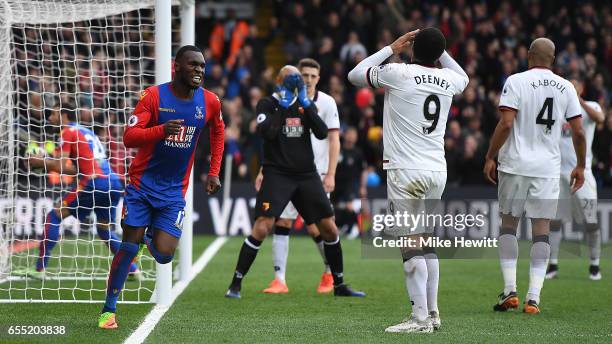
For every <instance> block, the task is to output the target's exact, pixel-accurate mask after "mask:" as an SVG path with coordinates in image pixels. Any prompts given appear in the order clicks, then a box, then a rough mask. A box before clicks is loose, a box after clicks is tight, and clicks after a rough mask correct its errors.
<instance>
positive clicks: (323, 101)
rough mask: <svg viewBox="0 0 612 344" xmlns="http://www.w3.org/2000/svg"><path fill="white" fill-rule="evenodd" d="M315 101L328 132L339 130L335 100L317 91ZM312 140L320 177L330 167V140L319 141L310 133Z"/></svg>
mask: <svg viewBox="0 0 612 344" xmlns="http://www.w3.org/2000/svg"><path fill="white" fill-rule="evenodd" d="M313 101H314V102H315V105H316V106H317V109H318V110H319V117H321V119H322V120H323V122H325V124H326V125H327V130H328V131H330V130H339V129H340V119H339V118H338V106H337V105H336V101H335V100H334V98H332V97H331V96H330V95H328V94H326V93H323V92H321V91H317V93H315V96H314V98H313ZM310 140H311V142H312V152H313V153H314V159H315V165H316V166H317V172H319V174H320V175H322V174H326V173H327V169H328V167H329V138H327V137H326V138H324V139H323V140H319V139H317V138H316V137H315V136H314V134H313V133H310Z"/></svg>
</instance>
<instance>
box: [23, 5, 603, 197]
mask: <svg viewBox="0 0 612 344" xmlns="http://www.w3.org/2000/svg"><path fill="white" fill-rule="evenodd" d="M257 9H258V10H257V11H256V13H255V15H254V16H251V17H241V16H240V15H239V14H238V13H237V12H235V11H233V10H231V9H229V10H227V11H224V13H213V15H212V19H211V18H201V19H198V20H197V22H196V30H197V35H196V37H197V38H196V39H197V44H198V45H199V46H200V47H202V48H204V53H205V59H206V76H205V80H204V86H205V87H206V88H207V89H209V90H212V91H213V92H215V93H217V94H218V95H219V97H220V98H221V99H222V101H223V116H224V120H225V122H226V148H225V149H226V154H230V155H232V157H233V159H232V164H233V169H232V171H233V172H232V174H233V176H232V177H233V180H235V181H252V180H253V179H254V178H255V176H256V174H257V171H258V167H259V159H260V157H259V154H260V146H261V143H260V139H259V138H258V137H257V135H256V134H255V126H256V122H255V117H256V114H255V105H256V104H257V102H258V101H259V99H261V97H263V96H266V95H269V94H271V93H272V92H273V89H274V77H275V74H276V72H277V70H278V68H279V67H281V66H282V65H283V64H285V63H288V64H296V63H297V61H298V60H299V59H301V58H304V57H312V58H314V59H316V60H317V61H318V62H319V63H320V64H321V67H322V68H321V80H320V82H319V85H318V88H319V89H320V90H322V91H324V92H326V93H328V94H330V95H331V96H332V97H333V98H334V99H335V100H336V103H337V105H338V110H339V114H340V121H341V139H342V140H343V143H342V153H341V157H342V156H344V155H346V156H352V157H356V158H357V161H358V163H357V164H351V165H350V166H349V165H348V164H347V163H346V161H345V162H343V160H342V158H341V160H340V165H339V168H338V175H342V174H343V173H344V174H345V175H346V176H349V177H348V178H351V179H353V180H354V181H355V184H354V185H356V186H355V188H358V187H359V190H361V189H363V187H364V186H365V185H366V184H367V186H377V185H380V184H381V183H383V184H384V178H385V176H384V172H383V170H382V113H383V111H382V107H383V96H384V93H383V91H382V90H371V89H356V88H355V87H353V86H352V85H351V84H350V83H349V82H348V81H347V79H346V75H347V73H348V71H350V70H351V69H352V68H353V67H354V66H355V65H356V64H357V63H358V62H359V61H361V60H362V59H364V58H365V57H367V56H368V55H370V54H372V53H375V52H376V51H378V50H379V49H381V48H382V47H384V46H385V45H388V44H390V43H391V42H393V40H395V38H396V37H398V36H399V35H401V34H403V33H405V32H407V31H410V30H414V29H416V28H423V27H428V26H436V27H439V28H440V29H441V30H442V32H443V33H444V34H445V36H446V38H447V50H448V51H449V52H450V54H451V55H453V56H454V57H455V58H456V60H457V61H458V62H459V63H460V65H461V66H462V67H463V68H464V69H465V70H466V72H467V73H468V75H469V76H470V83H469V85H468V87H467V89H466V90H465V92H463V94H462V95H460V96H457V97H456V98H455V99H454V101H453V105H452V108H451V111H450V114H449V121H448V127H447V131H446V137H445V148H446V159H447V162H448V184H449V186H457V185H480V184H485V181H484V178H483V176H482V167H483V162H484V154H485V152H486V149H487V147H488V141H489V138H490V136H491V134H492V132H493V130H494V128H495V125H496V124H497V121H498V116H499V114H498V111H497V108H496V105H497V103H498V99H499V93H500V90H501V88H502V85H503V84H504V81H505V80H506V78H507V77H508V76H509V75H511V74H514V73H517V72H521V71H524V70H526V69H527V49H528V47H529V43H530V42H531V41H532V40H533V39H534V38H536V37H542V36H546V37H549V38H551V39H552V40H553V41H554V42H555V44H556V47H557V53H556V62H555V66H554V72H555V73H558V74H560V75H562V76H564V77H566V78H577V79H579V80H582V81H583V82H584V84H585V91H584V93H583V94H582V95H581V96H582V97H583V98H584V99H585V100H592V101H597V102H598V103H599V104H600V105H601V106H602V108H603V109H604V112H605V113H606V115H607V117H606V121H605V123H603V124H601V125H599V126H598V127H597V131H596V133H595V140H594V143H593V147H592V149H593V152H594V159H593V172H594V174H595V177H596V179H597V182H598V184H599V186H612V165H611V157H612V144H611V141H612V108H611V107H610V102H611V97H612V93H611V90H612V88H611V87H610V86H611V83H612V80H611V79H610V78H611V76H612V12H611V9H612V6H611V5H610V3H609V2H605V1H592V2H590V1H554V0H548V1H530V0H518V1H475V2H472V1H463V0H455V1H410V0H406V1H399V0H386V1H375V0H370V1H368V0H363V1H358V0H348V1H340V0H325V1H323V0H304V1H281V0H276V1H270V0H268V1H265V0H261V1H257ZM260 9H262V10H260ZM122 20H126V19H125V18H124V17H123V19H122ZM128 20H129V18H128ZM21 35H22V36H24V37H26V36H27V35H29V33H28V32H27V30H25V31H23V33H22V34H21ZM175 38H176V39H175V41H176V42H178V41H179V38H178V36H177V35H175ZM76 39H77V40H78V39H79V38H78V37H76ZM88 39H89V38H87V37H84V38H83V40H85V41H86V40H88ZM100 39H101V41H100V43H102V42H103V41H104V39H103V37H101V38H100ZM126 39H127V40H128V46H129V41H131V40H132V39H133V40H134V41H135V42H142V41H143V40H145V41H146V40H149V39H150V40H152V37H147V36H144V37H142V36H138V37H130V36H128V37H126ZM32 40H36V37H32ZM73 40H74V39H73ZM89 40H91V39H89ZM67 45H68V46H69V47H68V48H71V49H75V47H76V49H77V50H76V52H72V53H73V54H79V53H82V54H89V55H88V56H90V57H92V56H93V57H94V58H93V62H92V63H88V64H87V65H86V66H79V65H76V64H75V65H73V66H68V67H66V68H68V71H67V72H63V73H64V76H66V75H67V76H66V77H74V78H77V77H79V75H80V78H81V79H82V80H85V81H86V82H84V84H83V85H82V88H81V89H77V90H78V91H79V92H81V93H79V94H84V95H81V96H80V97H81V98H83V99H80V100H78V102H79V103H80V105H79V108H83V110H81V115H82V116H84V117H88V118H84V120H85V121H87V120H92V121H94V122H96V121H97V122H98V124H99V126H98V128H99V131H98V132H99V135H101V136H103V138H104V137H107V136H110V137H113V138H114V139H111V140H109V141H110V142H116V143H115V144H114V146H113V145H111V146H110V150H111V153H110V154H111V157H112V160H111V161H112V162H113V163H114V166H115V168H116V170H117V172H119V173H124V172H125V165H124V164H123V158H124V156H125V153H124V152H123V150H122V148H121V147H120V140H121V135H122V125H123V121H124V120H125V119H124V118H125V114H124V113H121V112H118V113H112V114H111V113H104V111H102V110H101V111H102V112H100V111H96V110H95V108H104V107H105V106H111V107H114V108H126V107H131V106H134V105H135V102H136V101H137V99H138V92H140V91H141V90H140V89H138V88H139V87H140V86H142V85H150V84H152V82H153V80H151V78H150V77H149V78H147V76H142V75H138V74H137V73H135V72H133V71H131V67H130V63H120V61H122V60H123V59H124V56H123V55H122V54H121V53H118V54H111V55H109V56H104V57H103V56H100V57H99V58H98V59H96V58H95V56H96V54H104V51H102V49H99V50H98V49H96V48H95V47H96V46H95V45H94V49H91V48H89V50H87V49H85V50H84V51H82V52H79V51H78V48H79V45H78V44H76V45H74V44H73V45H72V46H70V44H67ZM90 46H91V45H90ZM134 46H139V45H138V44H136V45H134ZM140 46H142V44H141V45H140ZM43 48H44V47H43ZM68 48H64V47H59V48H58V47H55V48H54V47H48V48H47V49H59V50H57V54H60V55H61V54H62V49H68ZM54 51H55V50H54ZM108 51H113V49H110V50H109V49H106V52H108ZM116 51H119V50H116ZM121 51H123V50H121ZM128 53H129V54H130V56H140V57H141V58H143V60H142V61H144V63H152V62H153V60H152V54H153V51H152V50H146V49H145V50H144V51H135V52H133V53H134V54H131V53H132V52H128ZM17 54H19V52H17ZM97 61H102V62H97ZM407 61H409V56H407V55H402V56H395V57H392V58H391V59H390V61H389V62H407ZM133 62H134V63H136V62H135V61H133ZM43 63H51V62H48V61H47V62H43ZM111 63H115V64H116V66H113V68H110V67H109V64H111ZM140 63H143V62H140ZM66 68H65V67H61V68H60V67H57V70H62V71H64V70H66ZM34 69H36V68H34ZM38 70H39V71H38V72H36V71H33V70H28V75H30V76H33V75H35V74H36V73H40V71H41V70H42V69H40V68H38ZM109 70H113V71H116V72H114V74H111V75H109V73H108V71H109ZM70 71H72V72H70ZM126 76H127V78H125V77H126ZM83 78H91V80H90V79H83ZM77 79H78V78H77ZM77 79H74V82H72V84H73V85H76V86H78V85H80V83H79V81H78V80H77ZM92 80H93V81H92ZM18 82H20V83H24V84H23V85H22V86H23V87H24V88H26V89H27V90H29V92H24V94H22V95H21V96H22V97H30V99H24V100H23V101H24V102H29V103H30V104H37V103H40V102H41V98H44V97H45V96H46V94H47V93H48V94H49V97H51V94H53V92H55V91H57V90H53V91H49V90H43V89H44V85H42V84H40V85H39V84H36V85H34V84H33V83H34V81H32V80H25V79H24V80H18ZM89 85H93V87H94V89H91V90H89V89H87V87H90V86H89ZM76 86H75V87H76ZM50 87H51V86H49V87H47V89H49V88H50ZM96 87H98V88H100V89H98V90H96V89H95V88H96ZM83 90H84V91H86V92H83ZM109 91H110V92H115V93H116V95H117V97H116V98H113V99H116V102H123V103H113V104H109V103H106V102H107V101H108V100H107V99H105V98H100V97H96V94H106V93H108V92H109ZM88 95H89V96H88ZM58 102H59V100H58ZM66 102H68V100H66ZM125 103H132V104H128V105H126V104H125ZM48 104H51V103H48ZM83 104H86V105H87V104H91V105H90V106H91V108H92V109H94V110H92V111H88V108H89V105H88V106H83ZM45 107H46V108H49V106H48V105H47V106H45ZM51 108H52V107H51ZM24 111H26V110H24ZM27 111H33V110H27ZM49 111H51V110H49ZM41 115H42V114H39V117H40V116H41ZM104 124H110V130H107V129H106V128H107V126H105V125H104ZM207 142H208V140H207V138H202V139H201V140H200V143H201V144H200V147H199V149H198V150H199V152H198V159H197V160H196V167H195V175H196V179H199V178H201V177H203V176H205V175H206V172H207V168H208V161H207V159H206V158H205V157H206V152H207V151H208V147H207ZM354 160H355V159H351V161H353V162H354ZM343 164H344V165H343ZM357 185H358V186H357ZM355 193H356V194H357V193H360V192H357V191H355Z"/></svg>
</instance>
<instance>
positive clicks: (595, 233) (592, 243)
mask: <svg viewBox="0 0 612 344" xmlns="http://www.w3.org/2000/svg"><path fill="white" fill-rule="evenodd" d="M584 235H585V238H586V242H587V246H588V247H589V258H591V265H596V266H599V257H600V256H601V234H600V231H599V228H597V229H596V230H589V228H587V230H585V232H584Z"/></svg>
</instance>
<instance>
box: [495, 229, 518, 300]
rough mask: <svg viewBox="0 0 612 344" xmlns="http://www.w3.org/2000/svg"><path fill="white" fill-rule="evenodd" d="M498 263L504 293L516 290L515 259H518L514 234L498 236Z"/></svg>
mask: <svg viewBox="0 0 612 344" xmlns="http://www.w3.org/2000/svg"><path fill="white" fill-rule="evenodd" d="M498 251H499V265H500V266H501V271H502V275H503V277H504V295H508V293H510V292H512V291H516V261H517V259H518V241H517V240H516V235H512V234H502V235H500V236H499V248H498Z"/></svg>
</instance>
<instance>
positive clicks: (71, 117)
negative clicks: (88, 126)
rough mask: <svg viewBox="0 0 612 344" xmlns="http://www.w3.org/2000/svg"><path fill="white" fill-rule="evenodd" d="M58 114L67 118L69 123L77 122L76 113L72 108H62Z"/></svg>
mask: <svg viewBox="0 0 612 344" xmlns="http://www.w3.org/2000/svg"><path fill="white" fill-rule="evenodd" d="M60 112H61V113H62V114H64V115H66V117H68V120H69V121H70V122H77V119H78V117H77V112H76V110H75V109H74V108H62V109H60Z"/></svg>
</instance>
